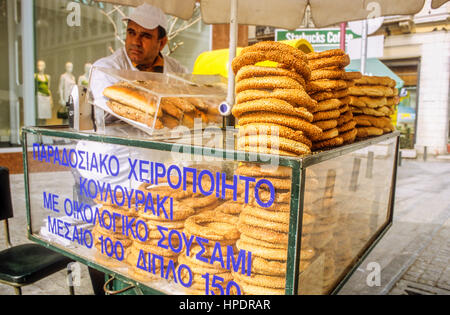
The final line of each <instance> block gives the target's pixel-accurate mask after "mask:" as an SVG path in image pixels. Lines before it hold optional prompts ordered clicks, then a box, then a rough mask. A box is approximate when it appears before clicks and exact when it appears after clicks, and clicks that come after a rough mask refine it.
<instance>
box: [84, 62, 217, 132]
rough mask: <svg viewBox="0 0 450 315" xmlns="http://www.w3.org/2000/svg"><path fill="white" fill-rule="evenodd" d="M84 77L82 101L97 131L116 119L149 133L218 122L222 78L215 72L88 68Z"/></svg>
mask: <svg viewBox="0 0 450 315" xmlns="http://www.w3.org/2000/svg"><path fill="white" fill-rule="evenodd" d="M89 80H90V83H89V91H90V93H89V98H88V102H89V104H91V105H94V113H95V125H96V126H97V128H99V129H101V130H103V129H104V126H105V124H109V123H111V122H113V121H117V120H118V119H119V120H121V121H124V122H126V123H127V124H129V125H131V126H133V127H135V128H138V129H140V130H141V131H143V132H145V133H147V134H149V135H153V134H167V133H169V132H170V131H171V130H173V129H176V128H178V129H180V128H182V127H184V128H187V129H203V128H205V127H207V126H222V123H223V116H222V115H221V110H222V109H221V108H220V105H221V104H222V103H223V102H224V101H225V99H226V81H225V78H223V77H221V76H213V75H194V74H183V73H164V74H163V73H154V72H143V71H128V70H117V69H106V68H100V67H93V69H92V72H91V75H90V79H89ZM75 107H77V106H75ZM225 110H226V109H225Z"/></svg>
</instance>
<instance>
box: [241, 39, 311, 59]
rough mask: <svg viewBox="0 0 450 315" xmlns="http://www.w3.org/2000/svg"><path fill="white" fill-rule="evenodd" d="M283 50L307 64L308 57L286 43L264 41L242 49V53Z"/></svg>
mask: <svg viewBox="0 0 450 315" xmlns="http://www.w3.org/2000/svg"><path fill="white" fill-rule="evenodd" d="M275 49H277V50H282V51H285V52H287V53H290V54H293V55H294V56H295V57H296V58H298V59H300V60H302V61H304V62H306V61H307V56H306V54H305V53H304V52H302V51H301V50H299V49H297V48H295V47H293V46H291V45H287V44H284V43H280V42H275V41H262V42H258V43H256V44H254V45H252V46H248V47H245V48H243V49H242V53H246V52H251V51H272V50H275Z"/></svg>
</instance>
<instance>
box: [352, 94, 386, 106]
mask: <svg viewBox="0 0 450 315" xmlns="http://www.w3.org/2000/svg"><path fill="white" fill-rule="evenodd" d="M359 101H361V102H363V103H364V104H366V106H367V107H370V108H377V107H382V106H385V105H386V104H387V99H386V97H384V96H382V97H368V96H360V97H359Z"/></svg>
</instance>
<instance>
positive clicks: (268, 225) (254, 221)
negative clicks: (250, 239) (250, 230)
mask: <svg viewBox="0 0 450 315" xmlns="http://www.w3.org/2000/svg"><path fill="white" fill-rule="evenodd" d="M239 222H242V224H248V225H252V226H257V227H260V228H263V229H269V230H273V231H277V232H284V233H289V224H287V223H278V222H273V221H268V220H264V219H260V218H257V217H255V216H253V215H249V214H245V213H241V214H240V215H239Z"/></svg>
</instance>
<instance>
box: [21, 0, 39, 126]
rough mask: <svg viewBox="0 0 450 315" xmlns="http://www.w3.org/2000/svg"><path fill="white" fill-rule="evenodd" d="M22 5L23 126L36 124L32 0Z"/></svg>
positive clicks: (26, 0)
mask: <svg viewBox="0 0 450 315" xmlns="http://www.w3.org/2000/svg"><path fill="white" fill-rule="evenodd" d="M21 7H22V20H21V26H22V73H23V75H22V77H23V112H24V124H25V126H34V125H35V124H36V106H35V103H36V95H35V93H34V75H33V74H34V64H35V62H34V59H35V55H34V50H35V45H34V1H32V0H25V1H22V2H21Z"/></svg>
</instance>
